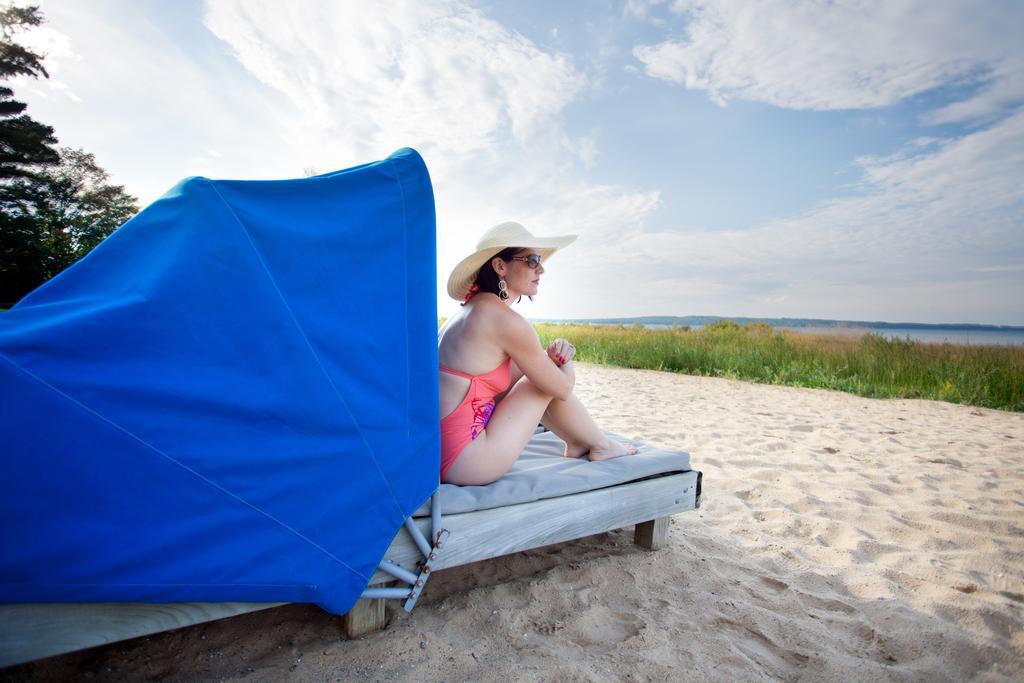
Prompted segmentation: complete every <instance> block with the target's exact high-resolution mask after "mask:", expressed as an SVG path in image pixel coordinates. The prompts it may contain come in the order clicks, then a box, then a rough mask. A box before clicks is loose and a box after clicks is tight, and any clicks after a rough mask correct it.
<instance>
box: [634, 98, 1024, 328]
mask: <svg viewBox="0 0 1024 683" xmlns="http://www.w3.org/2000/svg"><path fill="white" fill-rule="evenodd" d="M916 143H919V141H915V142H912V143H910V144H908V145H907V146H906V148H905V149H904V150H903V151H901V152H900V153H898V154H895V155H892V156H888V157H865V158H862V159H860V160H859V164H860V165H861V167H862V169H863V180H862V183H861V186H860V188H859V189H860V193H859V194H858V195H857V196H853V197H845V198H840V199H833V200H830V201H827V202H824V203H822V204H820V205H819V206H817V207H815V208H813V209H812V210H810V211H808V212H806V213H804V214H802V215H798V216H795V217H792V218H788V219H785V220H779V221H773V222H769V223H765V224H762V225H758V226H755V227H753V228H749V229H735V230H725V231H700V230H698V231H689V232H682V231H680V232H668V231H666V232H657V233H652V232H645V231H643V230H633V231H632V232H628V233H626V234H624V235H623V237H622V239H621V240H619V242H618V254H619V259H620V267H619V268H618V272H619V274H620V276H622V277H623V278H625V279H626V280H633V279H636V280H640V281H643V280H659V279H660V280H663V281H668V282H671V281H678V282H679V285H680V286H679V288H678V289H677V291H674V292H673V291H670V290H665V291H658V290H657V289H646V290H645V294H646V296H647V302H646V304H647V310H650V311H651V312H652V313H654V312H664V313H669V312H672V311H679V310H680V308H682V309H683V310H691V311H692V310H693V307H692V306H686V305H685V304H682V305H681V303H680V298H681V297H686V298H690V297H699V299H698V300H700V301H701V303H702V304H703V305H704V306H706V307H707V308H706V309H705V310H709V311H714V310H717V311H721V312H723V313H725V312H728V313H731V314H734V315H743V314H746V315H765V314H771V315H791V316H821V317H836V316H837V315H839V314H838V313H837V311H846V312H847V313H845V314H842V315H844V316H846V317H856V316H861V317H862V318H864V319H875V318H877V317H879V316H878V314H877V311H878V310H879V309H880V308H883V307H884V308H885V309H886V310H887V311H890V313H889V314H888V315H889V316H890V318H899V317H902V319H904V320H918V321H929V320H930V321H933V322H941V321H944V320H945V321H950V320H963V321H970V320H973V321H976V322H977V321H1006V320H1007V319H1016V320H1020V319H1024V303H1022V300H1021V297H1020V292H1021V291H1024V280H1022V277H1021V274H1022V271H1021V269H1020V263H1021V262H1022V261H1024V213H1022V212H1021V210H1020V207H1022V206H1024V186H1022V185H1021V183H1020V175H1021V170H1022V169H1024V112H1019V113H1017V114H1015V115H1013V116H1011V117H1008V118H1006V119H1004V120H1003V121H1002V122H1000V123H998V124H996V125H994V126H992V127H991V128H989V129H986V130H983V131H978V132H975V133H972V134H970V135H967V136H964V137H962V138H957V139H951V140H944V141H931V143H930V144H928V145H926V146H923V147H922V146H921V145H920V144H916ZM630 264H635V265H630ZM673 274H675V275H673ZM686 280H690V281H691V282H692V283H693V284H694V285H695V286H700V289H697V290H694V291H690V290H688V289H687V288H686V287H685V286H684V285H683V283H684V282H686ZM709 282H713V283H719V289H718V290H717V291H715V290H714V289H708V288H707V286H706V285H705V284H704V283H709ZM683 300H684V301H686V300H687V299H683ZM765 303H768V304H770V306H765V305H764V304H765ZM965 311H969V314H968V315H965Z"/></svg>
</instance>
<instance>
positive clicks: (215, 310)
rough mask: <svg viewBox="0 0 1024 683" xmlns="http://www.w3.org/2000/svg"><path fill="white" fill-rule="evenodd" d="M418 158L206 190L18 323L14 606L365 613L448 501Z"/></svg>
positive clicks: (117, 241)
mask: <svg viewBox="0 0 1024 683" xmlns="http://www.w3.org/2000/svg"><path fill="white" fill-rule="evenodd" d="M434 238H435V227H434V199H433V192H432V190H431V185H430V178H429V176H428V174H427V169H426V166H425V165H424V163H423V160H422V159H421V158H420V156H419V154H417V153H416V152H415V151H413V150H411V149H403V150H400V151H398V152H396V153H395V154H393V155H392V156H390V157H389V158H387V159H385V160H383V161H379V162H376V163H371V164H367V165H364V166H358V167H356V168H351V169H348V170H344V171H339V172H337V173H331V174H327V175H322V176H317V177H313V178H305V179H300V180H282V181H233V180H209V179H207V178H198V177H195V178H188V179H186V180H184V181H182V182H181V183H179V184H178V185H177V186H176V187H174V188H173V189H172V190H171V191H170V192H168V193H167V194H166V195H164V196H163V197H162V198H160V199H159V200H157V201H156V202H154V203H153V204H152V205H151V206H149V207H147V208H146V209H145V210H143V211H142V212H141V213H139V215H137V216H136V217H134V218H133V219H131V220H130V221H128V222H127V223H125V224H124V225H123V226H122V227H121V228H120V229H119V230H117V231H116V232H115V233H114V234H112V235H111V236H110V237H108V238H107V239H106V240H105V241H104V242H103V243H101V244H100V245H99V246H98V247H96V248H95V249H94V250H93V251H92V252H91V253H90V254H89V255H88V256H86V257H85V258H84V259H82V260H81V261H79V262H78V263H76V264H74V265H73V266H71V267H70V268H68V269H67V270H66V271H64V272H63V273H61V274H60V275H58V276H57V277H55V278H53V279H52V280H50V281H49V282H47V283H46V284H44V285H43V286H41V287H39V288H38V289H37V290H35V291H34V292H32V293H30V294H29V295H27V296H26V297H25V298H24V299H23V300H22V301H21V302H19V303H18V304H17V305H16V306H15V307H14V308H12V309H11V310H10V311H7V312H6V313H0V434H2V437H0V443H2V447H0V451H2V453H0V458H2V472H0V517H2V519H3V522H2V523H0V547H2V548H3V550H2V552H0V602H107V601H111V602H121V601H148V602H181V601H203V602H210V601H217V602H219V601H251V602H277V601H288V602H312V603H316V604H318V605H320V606H322V607H324V608H325V609H327V610H329V611H332V612H335V613H343V612H346V611H348V610H349V609H350V608H351V607H352V605H353V604H354V602H355V600H356V599H357V598H358V597H359V594H360V593H361V591H362V590H363V588H364V586H365V585H366V584H367V582H368V580H369V578H370V577H371V576H372V574H373V572H374V570H375V568H376V566H377V564H378V562H379V561H380V559H381V557H382V556H383V555H384V552H385V550H386V549H387V547H388V545H389V543H390V542H391V540H392V538H393V537H394V536H395V533H396V532H397V531H398V529H399V528H400V527H401V525H402V522H403V520H404V519H405V518H406V517H407V516H409V515H410V514H411V513H412V512H413V511H414V510H415V509H416V508H417V507H418V506H419V505H420V504H422V503H423V502H424V501H425V500H426V499H427V498H428V497H429V496H430V494H431V493H432V492H433V491H434V490H435V489H436V488H437V486H438V472H439V465H440V463H439V459H440V456H439V453H440V436H439V429H438V395H437V346H436V343H437V303H436V275H435V268H436V266H435V240H434Z"/></svg>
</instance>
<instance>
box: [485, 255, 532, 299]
mask: <svg viewBox="0 0 1024 683" xmlns="http://www.w3.org/2000/svg"><path fill="white" fill-rule="evenodd" d="M520 251H522V248H521V247H509V248H508V249H502V250H501V251H499V252H498V253H497V254H495V255H494V256H492V257H491V258H489V259H487V262H486V263H484V264H483V265H482V266H480V270H478V271H477V273H476V286H477V287H479V288H480V291H481V292H490V293H491V294H497V293H498V292H499V291H501V290H499V289H498V280H500V279H501V278H500V277H499V276H498V274H497V273H496V272H495V271H494V266H492V265H491V261H493V260H494V258H495V257H497V258H500V259H501V260H502V261H504V262H505V263H508V262H509V261H511V260H512V257H513V256H515V255H516V254H518V253H519V252H520Z"/></svg>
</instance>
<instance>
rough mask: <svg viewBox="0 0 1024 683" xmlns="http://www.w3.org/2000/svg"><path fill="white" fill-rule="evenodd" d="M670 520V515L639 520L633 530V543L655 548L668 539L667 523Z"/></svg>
mask: <svg viewBox="0 0 1024 683" xmlns="http://www.w3.org/2000/svg"><path fill="white" fill-rule="evenodd" d="M671 520H672V518H671V517H658V518H657V519H652V520H649V521H647V522H640V523H639V524H637V525H636V528H635V530H634V531H633V543H636V544H637V545H638V546H640V547H641V548H647V549H648V550H657V549H658V548H660V547H661V546H663V545H665V542H666V541H667V540H668V525H669V522H670V521H671Z"/></svg>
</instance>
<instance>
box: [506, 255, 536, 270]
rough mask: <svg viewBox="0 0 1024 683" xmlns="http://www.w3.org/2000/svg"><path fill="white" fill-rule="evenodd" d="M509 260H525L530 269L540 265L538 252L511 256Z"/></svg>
mask: <svg viewBox="0 0 1024 683" xmlns="http://www.w3.org/2000/svg"><path fill="white" fill-rule="evenodd" d="M509 260H510V261H525V262H526V265H527V266H528V267H529V268H530V270H537V266H539V265H540V254H530V255H529V256H513V257H512V258H510V259H509Z"/></svg>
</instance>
